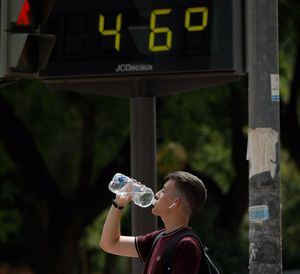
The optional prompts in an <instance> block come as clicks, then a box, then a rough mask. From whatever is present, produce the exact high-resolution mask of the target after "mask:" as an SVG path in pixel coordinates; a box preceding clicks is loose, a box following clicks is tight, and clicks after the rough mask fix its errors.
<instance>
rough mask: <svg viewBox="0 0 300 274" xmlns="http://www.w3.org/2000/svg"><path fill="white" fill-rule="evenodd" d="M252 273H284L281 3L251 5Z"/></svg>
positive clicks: (256, 0) (250, 1) (252, 1)
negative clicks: (280, 85)
mask: <svg viewBox="0 0 300 274" xmlns="http://www.w3.org/2000/svg"><path fill="white" fill-rule="evenodd" d="M246 10H247V18H248V20H247V21H248V24H247V34H248V35H247V48H248V55H247V62H248V73H249V133H248V151H247V159H248V160H249V167H250V168H249V242H250V245H249V256H250V259H249V273H250V274H258V273H263V274H278V273H282V251H281V249H282V236H281V197H280V196H281V195H280V141H279V140H280V136H279V134H280V119H279V112H280V109H279V75H278V0H247V9H246Z"/></svg>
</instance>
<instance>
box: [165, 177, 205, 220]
mask: <svg viewBox="0 0 300 274" xmlns="http://www.w3.org/2000/svg"><path fill="white" fill-rule="evenodd" d="M168 180H173V181H174V182H175V185H176V187H177V189H178V190H179V192H180V193H182V194H183V195H184V197H185V199H186V201H187V202H188V204H189V206H190V209H191V214H195V213H197V212H199V211H200V210H201V208H202V207H203V205H204V204H205V201H206V198H207V190H206V188H205V185H204V184H203V182H202V181H201V180H200V179H199V178H198V177H197V176H195V175H193V174H191V173H189V172H185V171H175V172H172V173H169V174H168V175H166V177H165V182H167V181H168Z"/></svg>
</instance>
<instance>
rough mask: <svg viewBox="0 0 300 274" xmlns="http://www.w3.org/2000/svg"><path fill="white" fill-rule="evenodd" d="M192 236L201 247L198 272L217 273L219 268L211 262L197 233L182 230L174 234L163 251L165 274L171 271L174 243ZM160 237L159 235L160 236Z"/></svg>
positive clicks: (202, 273)
mask: <svg viewBox="0 0 300 274" xmlns="http://www.w3.org/2000/svg"><path fill="white" fill-rule="evenodd" d="M187 236H190V237H194V238H196V239H197V241H198V242H199V244H200V249H201V255H202V259H201V264H200V269H199V273H201V274H219V270H218V269H217V267H216V266H215V265H214V264H213V262H212V261H211V259H210V258H209V256H208V255H207V253H206V251H207V248H206V247H205V246H204V245H203V244H202V242H201V241H200V239H199V237H198V236H197V234H196V233H195V232H193V231H184V232H182V233H178V234H177V235H176V236H174V237H173V238H172V239H171V240H170V241H169V242H168V244H167V247H166V249H165V251H164V255H163V269H164V273H165V274H170V273H172V263H173V253H174V250H175V247H176V244H177V243H178V241H179V240H180V239H182V238H184V237H187ZM160 237H161V236H160Z"/></svg>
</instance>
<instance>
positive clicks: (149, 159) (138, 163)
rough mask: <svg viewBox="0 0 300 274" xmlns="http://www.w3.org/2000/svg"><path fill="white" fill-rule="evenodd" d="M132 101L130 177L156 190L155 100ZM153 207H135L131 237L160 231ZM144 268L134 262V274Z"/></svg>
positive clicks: (141, 99) (133, 99) (133, 209)
mask: <svg viewBox="0 0 300 274" xmlns="http://www.w3.org/2000/svg"><path fill="white" fill-rule="evenodd" d="M130 100H131V177H132V178H135V179H137V180H139V181H140V182H142V183H143V184H145V185H147V186H148V187H150V188H151V189H152V190H153V191H155V190H156V107H155V97H153V96H152V97H140V96H137V97H133V98H131V99H130ZM151 208H152V207H149V208H139V207H138V206H135V205H132V210H131V213H132V216H131V222H132V235H135V236H137V235H142V234H145V233H147V232H151V231H153V230H155V229H156V228H157V219H156V218H155V217H154V216H153V215H152V214H151ZM143 268H144V265H143V264H142V262H141V261H140V260H139V259H133V261H132V274H141V273H142V272H143Z"/></svg>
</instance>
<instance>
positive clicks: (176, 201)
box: [169, 197, 180, 209]
mask: <svg viewBox="0 0 300 274" xmlns="http://www.w3.org/2000/svg"><path fill="white" fill-rule="evenodd" d="M179 204H180V198H179V197H176V198H175V199H174V202H173V203H172V204H171V205H170V206H169V208H170V209H171V208H175V207H177V206H178V205H179Z"/></svg>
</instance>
